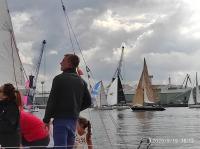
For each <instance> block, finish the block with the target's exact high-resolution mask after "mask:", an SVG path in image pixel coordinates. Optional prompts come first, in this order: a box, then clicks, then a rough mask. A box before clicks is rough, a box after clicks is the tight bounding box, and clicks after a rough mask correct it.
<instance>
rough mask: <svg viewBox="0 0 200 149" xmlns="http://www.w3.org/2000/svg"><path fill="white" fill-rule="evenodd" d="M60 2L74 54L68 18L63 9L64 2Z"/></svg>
mask: <svg viewBox="0 0 200 149" xmlns="http://www.w3.org/2000/svg"><path fill="white" fill-rule="evenodd" d="M61 4H62V9H63V12H64V17H65V21H66V23H67V28H68V33H69V39H70V42H71V46H72V50H73V52H74V54H75V48H74V43H73V41H72V35H71V31H70V26H69V21H68V18H67V17H66V16H67V15H66V9H65V6H64V3H63V1H62V0H61Z"/></svg>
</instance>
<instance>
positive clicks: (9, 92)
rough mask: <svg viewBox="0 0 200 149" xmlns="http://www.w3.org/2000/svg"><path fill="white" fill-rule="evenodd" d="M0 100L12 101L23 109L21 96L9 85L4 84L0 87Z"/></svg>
mask: <svg viewBox="0 0 200 149" xmlns="http://www.w3.org/2000/svg"><path fill="white" fill-rule="evenodd" d="M0 100H13V101H15V102H16V104H17V105H18V106H19V108H22V107H23V104H22V100H21V94H20V92H19V91H18V90H15V87H14V86H13V85H12V84H11V83H6V84H4V85H2V86H1V87H0Z"/></svg>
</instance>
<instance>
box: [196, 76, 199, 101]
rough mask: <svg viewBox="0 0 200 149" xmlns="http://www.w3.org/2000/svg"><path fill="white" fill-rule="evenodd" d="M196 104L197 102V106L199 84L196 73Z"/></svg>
mask: <svg viewBox="0 0 200 149" xmlns="http://www.w3.org/2000/svg"><path fill="white" fill-rule="evenodd" d="M196 102H197V104H199V103H200V94H199V84H198V77H197V73H196Z"/></svg>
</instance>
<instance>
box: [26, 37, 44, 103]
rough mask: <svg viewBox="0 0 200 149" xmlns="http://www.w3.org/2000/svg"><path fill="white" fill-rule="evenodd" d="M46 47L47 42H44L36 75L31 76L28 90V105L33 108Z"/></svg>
mask: <svg viewBox="0 0 200 149" xmlns="http://www.w3.org/2000/svg"><path fill="white" fill-rule="evenodd" d="M45 46H46V40H43V41H42V46H41V49H40V54H39V58H38V60H37V62H36V65H35V66H36V67H35V71H34V74H33V75H30V76H29V89H28V92H27V96H28V99H27V105H31V106H32V105H33V104H34V96H35V92H36V85H37V80H38V74H39V71H40V65H41V61H42V56H43V53H44V49H45ZM43 82H44V81H43Z"/></svg>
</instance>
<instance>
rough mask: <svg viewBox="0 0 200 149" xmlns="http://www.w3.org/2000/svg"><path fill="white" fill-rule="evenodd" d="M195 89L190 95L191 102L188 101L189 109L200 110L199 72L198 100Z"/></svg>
mask: <svg viewBox="0 0 200 149" xmlns="http://www.w3.org/2000/svg"><path fill="white" fill-rule="evenodd" d="M193 89H194V88H193ZM193 89H192V90H191V93H190V98H189V101H188V107H189V108H200V94H199V84H198V77H197V72H196V87H195V89H196V98H194V95H193Z"/></svg>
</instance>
